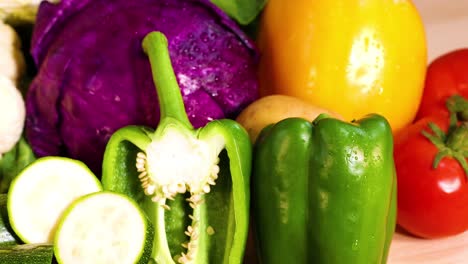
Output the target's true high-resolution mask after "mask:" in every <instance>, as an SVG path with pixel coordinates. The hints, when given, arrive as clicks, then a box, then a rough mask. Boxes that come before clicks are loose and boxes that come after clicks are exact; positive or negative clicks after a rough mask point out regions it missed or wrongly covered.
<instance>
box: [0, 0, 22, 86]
mask: <svg viewBox="0 0 468 264" xmlns="http://www.w3.org/2000/svg"><path fill="white" fill-rule="evenodd" d="M0 1H1V0H0ZM25 70H26V63H25V61H24V56H23V53H22V52H21V41H20V39H19V36H18V34H17V33H16V31H15V30H14V29H13V28H12V27H11V26H9V25H7V24H4V23H2V22H1V21H0V75H3V76H6V77H8V78H10V79H11V80H12V81H13V82H15V83H17V81H18V79H19V78H20V77H21V76H22V75H23V74H24V72H25Z"/></svg>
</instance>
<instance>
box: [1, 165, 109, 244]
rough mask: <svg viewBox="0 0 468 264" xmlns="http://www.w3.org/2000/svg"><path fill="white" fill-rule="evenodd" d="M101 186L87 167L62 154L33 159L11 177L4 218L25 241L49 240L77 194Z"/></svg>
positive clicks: (89, 191)
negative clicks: (13, 177) (7, 219)
mask: <svg viewBox="0 0 468 264" xmlns="http://www.w3.org/2000/svg"><path fill="white" fill-rule="evenodd" d="M101 190H102V186H101V183H100V182H99V180H98V179H97V178H96V176H95V175H94V174H93V173H92V172H91V171H90V170H89V169H88V167H87V166H86V165H85V164H84V163H82V162H81V161H78V160H73V159H69V158H64V157H44V158H40V159H37V160H36V161H34V162H33V163H31V164H30V165H29V166H27V167H26V168H25V169H24V170H22V171H21V172H20V174H19V175H18V176H17V177H16V178H15V179H14V180H13V181H12V183H11V185H10V189H9V191H8V199H7V210H8V218H9V221H10V224H11V227H12V228H13V231H15V233H16V234H17V235H18V236H19V238H20V239H21V240H22V241H23V242H25V243H51V242H52V241H53V239H54V231H55V228H56V225H57V222H58V219H59V218H60V217H61V216H62V214H63V212H64V211H65V209H66V208H67V207H68V206H69V205H70V204H71V203H72V202H73V201H75V200H76V199H77V198H79V197H81V196H83V195H86V194H89V193H94V192H98V191H101Z"/></svg>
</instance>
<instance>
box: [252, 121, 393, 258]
mask: <svg viewBox="0 0 468 264" xmlns="http://www.w3.org/2000/svg"><path fill="white" fill-rule="evenodd" d="M252 202H253V216H254V222H255V226H254V227H255V234H256V240H257V246H258V254H259V262H260V263H269V264H270V263H298V264H300V263H326V264H335V263H336V264H343V263H352V264H360V263H362V264H372V263H385V262H386V260H387V254H388V249H389V245H390V242H391V239H392V236H393V233H394V230H395V222H396V174H395V167H394V161H393V137H392V132H391V129H390V126H389V124H388V122H387V121H386V119H385V118H383V117H382V116H379V115H368V116H366V117H364V118H363V119H361V120H358V121H354V122H350V123H348V122H344V121H341V120H338V119H334V118H329V117H327V116H325V115H320V116H319V117H317V119H316V120H314V121H313V122H312V123H311V122H308V121H306V120H304V119H300V118H289V119H285V120H282V121H280V122H278V123H277V124H274V125H271V126H269V127H266V128H265V129H264V130H263V131H262V133H261V134H260V136H259V138H258V140H257V141H256V145H255V148H254V161H253V174H252Z"/></svg>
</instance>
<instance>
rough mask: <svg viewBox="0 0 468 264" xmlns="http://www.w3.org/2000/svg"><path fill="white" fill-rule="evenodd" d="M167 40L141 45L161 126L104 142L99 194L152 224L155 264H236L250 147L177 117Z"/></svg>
mask: <svg viewBox="0 0 468 264" xmlns="http://www.w3.org/2000/svg"><path fill="white" fill-rule="evenodd" d="M167 46H168V44H167V39H166V38H165V36H164V35H163V34H161V33H159V32H152V33H150V34H148V35H147V36H146V37H145V39H144V40H143V49H144V51H145V52H146V53H147V55H148V57H149V60H150V64H151V67H152V71H153V79H154V83H155V86H156V90H157V94H158V99H159V103H160V112H161V119H160V123H159V125H158V127H157V129H156V130H153V129H150V128H147V127H141V126H128V127H124V128H121V129H119V130H118V131H116V132H115V133H114V134H113V135H112V137H111V138H110V140H109V142H108V144H107V147H106V150H105V154H104V161H103V175H102V183H103V187H104V189H106V190H111V191H115V192H119V193H123V194H126V195H128V196H129V197H131V198H133V199H134V200H135V201H136V202H137V203H138V204H139V205H140V206H141V207H142V208H143V210H144V211H145V213H146V214H147V216H148V218H149V219H150V220H151V222H152V223H153V224H154V227H155V237H154V243H153V251H152V258H153V260H154V261H155V262H156V263H162V264H165V263H175V262H178V263H216V264H218V263H232V264H238V263H242V260H243V254H244V248H245V244H246V240H247V233H248V220H249V202H250V201H249V191H250V190H249V185H250V183H249V180H250V170H251V155H252V153H251V152H252V146H251V143H250V141H249V137H248V134H247V132H246V131H245V130H244V129H243V128H242V127H241V126H240V125H239V124H237V123H236V122H235V121H233V120H227V119H225V120H214V121H211V122H210V123H208V124H207V125H206V126H205V127H203V128H199V129H194V128H193V127H192V125H191V123H190V122H189V120H188V117H187V114H186V112H185V109H184V104H183V101H182V96H181V93H180V90H179V86H178V83H177V80H176V77H175V74H174V71H173V68H172V65H171V61H170V57H169V51H168V48H167Z"/></svg>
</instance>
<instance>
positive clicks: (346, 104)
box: [257, 0, 427, 131]
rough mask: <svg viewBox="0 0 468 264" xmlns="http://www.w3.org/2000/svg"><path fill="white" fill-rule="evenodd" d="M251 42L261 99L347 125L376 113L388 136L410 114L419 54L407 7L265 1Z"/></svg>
mask: <svg viewBox="0 0 468 264" xmlns="http://www.w3.org/2000/svg"><path fill="white" fill-rule="evenodd" d="M284 21H288V22H287V23H285V22H284ZM402 36H406V38H404V39H403V38H402ZM257 43H258V48H259V50H260V54H262V56H261V59H260V64H259V84H260V95H261V96H265V95H270V94H285V95H291V96H295V97H298V98H301V99H303V100H305V101H307V102H309V103H311V104H313V105H316V106H318V107H321V108H325V109H328V110H331V111H333V112H336V113H338V114H340V115H341V116H343V117H344V118H346V119H347V120H352V119H358V118H360V117H362V116H364V115H365V114H367V113H379V114H381V115H383V116H385V118H387V120H388V121H389V123H390V124H391V126H392V128H393V130H394V131H398V130H400V129H401V128H403V127H405V126H406V125H408V124H410V123H411V122H412V121H413V119H414V117H415V115H416V111H417V110H418V106H419V102H420V100H421V95H422V92H423V87H424V76H425V73H426V63H427V48H426V36H425V32H424V24H423V22H422V19H421V17H420V15H419V13H418V10H417V8H416V7H415V6H414V4H413V3H412V1H410V0H401V1H381V0H366V1H360V0H314V1H309V0H296V1H294V4H291V1H290V0H269V1H268V3H267V5H266V6H265V9H264V11H263V13H262V17H261V20H260V26H259V36H258V41H257ZM337 94H339V95H340V100H336V95H337ZM395 106H397V107H395Z"/></svg>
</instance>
